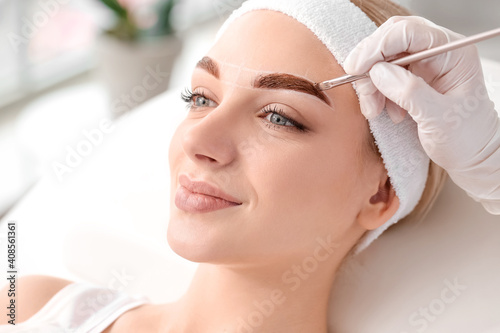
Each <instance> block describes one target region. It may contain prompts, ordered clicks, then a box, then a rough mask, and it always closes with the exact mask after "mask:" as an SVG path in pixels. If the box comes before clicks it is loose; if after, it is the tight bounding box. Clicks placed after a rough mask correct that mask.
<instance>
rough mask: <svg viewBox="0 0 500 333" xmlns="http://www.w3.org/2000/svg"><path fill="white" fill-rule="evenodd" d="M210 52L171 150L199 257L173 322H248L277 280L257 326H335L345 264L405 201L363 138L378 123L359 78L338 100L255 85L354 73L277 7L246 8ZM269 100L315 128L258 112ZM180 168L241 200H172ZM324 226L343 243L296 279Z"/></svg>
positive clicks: (180, 223) (190, 252)
mask: <svg viewBox="0 0 500 333" xmlns="http://www.w3.org/2000/svg"><path fill="white" fill-rule="evenodd" d="M269 31H273V33H272V34H270V33H269ZM290 31H293V34H290V33H289V32H290ZM284 55H286V56H284ZM207 56H208V57H209V58H210V59H212V60H213V61H214V62H215V63H216V64H217V67H218V72H219V75H218V76H219V78H216V77H215V76H214V75H213V74H214V72H216V71H215V70H214V68H213V67H214V66H212V67H210V66H201V67H203V68H196V69H195V70H194V72H193V77H192V89H193V91H194V92H195V93H200V92H201V93H203V94H204V95H205V96H206V99H205V98H200V97H199V96H198V97H195V98H194V99H193V103H192V104H194V107H192V108H191V111H190V113H189V114H188V116H187V117H186V119H185V121H184V122H183V123H182V124H181V125H180V126H179V128H178V130H177V132H176V133H175V135H174V138H173V140H172V143H171V146H170V152H169V158H170V168H171V175H172V179H171V183H172V192H171V198H172V202H171V219H170V223H169V227H168V242H169V244H170V246H171V247H172V249H173V250H174V251H175V252H176V253H178V254H179V255H181V256H183V257H184V258H186V259H188V260H192V261H196V262H200V263H202V264H200V266H199V269H198V271H197V273H196V275H195V278H194V280H193V282H192V285H191V287H190V289H189V291H188V292H187V293H186V295H185V296H184V297H183V298H182V299H181V300H180V301H179V302H178V303H177V304H176V305H175V306H174V307H172V315H173V318H176V320H174V321H168V320H165V321H164V322H165V325H166V326H167V327H168V329H167V330H166V331H167V332H170V331H171V332H174V331H175V332H198V331H204V332H226V331H227V332H233V331H237V326H238V319H240V318H242V319H243V320H244V321H246V322H247V323H249V322H250V321H251V320H250V319H249V318H250V317H249V315H250V314H251V313H252V312H253V311H255V310H256V308H255V305H254V302H255V301H257V302H263V301H264V300H270V299H271V298H272V296H271V295H272V291H273V290H279V291H281V292H282V293H283V297H282V298H280V300H284V301H283V302H282V303H280V304H279V305H276V306H275V308H274V310H273V311H272V314H271V315H270V316H269V317H266V318H265V320H263V322H262V323H260V322H259V321H258V320H257V321H254V322H253V323H254V324H255V323H258V325H256V326H255V325H252V327H253V329H254V331H255V332H259V331H262V332H281V331H282V332H326V325H327V319H326V312H327V307H328V296H329V291H330V287H331V285H332V282H333V280H334V277H335V271H336V270H337V268H338V265H339V264H340V262H341V260H342V259H343V258H344V257H345V255H346V253H347V252H348V251H349V250H350V249H351V248H352V246H353V245H354V244H355V243H356V241H357V240H358V239H359V238H360V237H361V236H362V234H363V233H364V232H365V231H366V230H368V229H373V228H376V227H378V226H379V225H381V224H383V223H384V222H385V221H386V220H387V219H388V218H389V217H390V216H392V214H393V213H394V212H395V211H396V209H397V207H398V201H397V197H395V196H394V192H393V191H392V189H390V188H387V186H386V185H387V174H386V171H385V169H384V167H383V165H382V163H381V162H380V160H378V159H377V158H376V157H375V155H374V154H370V152H369V150H368V149H366V146H367V135H368V131H369V130H368V124H367V122H366V120H365V118H364V117H363V116H362V114H361V112H360V109H359V104H358V100H357V97H356V94H355V92H354V89H353V88H352V87H351V86H349V85H344V86H342V87H338V88H336V89H332V90H330V91H328V92H326V95H327V98H328V101H329V102H330V104H331V106H330V105H328V104H327V103H325V102H324V101H322V100H321V99H320V98H318V97H314V96H311V95H309V94H306V93H303V92H297V91H291V90H282V89H259V88H255V87H253V86H252V82H254V81H255V78H256V77H257V76H258V75H259V73H265V74H268V73H288V74H293V75H295V76H298V77H302V78H306V79H308V80H310V81H312V82H321V81H323V80H326V79H330V78H332V77H337V76H340V75H342V74H344V72H343V70H342V68H341V67H340V65H338V64H337V63H336V61H335V59H334V58H333V56H332V55H331V53H330V52H329V51H328V50H327V48H326V47H325V46H324V45H323V44H322V43H321V42H320V41H319V40H318V39H317V38H316V37H315V36H314V35H313V34H312V32H311V31H309V30H308V29H307V28H306V27H304V26H303V25H301V24H300V23H298V22H297V21H295V20H294V19H292V18H290V17H288V16H286V15H284V14H281V13H277V12H271V11H256V12H251V13H248V14H246V15H244V16H243V17H241V18H239V19H238V20H236V21H235V22H234V23H233V24H232V25H231V26H230V27H229V29H228V30H227V31H226V32H225V33H224V34H223V36H222V37H221V38H220V39H219V41H218V42H217V43H216V44H215V45H214V47H213V48H212V49H211V50H210V51H209V52H208V54H207ZM305 59H307V61H305ZM198 99H199V100H198ZM268 106H270V109H271V110H274V107H277V108H278V109H282V110H283V111H284V112H285V113H286V115H287V117H289V118H292V119H294V120H295V121H297V122H300V123H301V124H303V125H304V126H305V127H306V128H307V131H305V132H302V131H298V130H296V129H294V128H293V127H290V126H279V125H276V122H275V121H274V123H275V124H273V123H272V122H271V120H272V119H271V118H270V115H269V114H264V113H262V112H261V110H262V109H263V108H266V107H268ZM268 109H269V107H268ZM181 174H186V175H188V176H189V177H190V178H192V179H196V180H203V181H206V182H209V183H211V184H213V185H216V186H217V187H218V188H220V189H222V190H223V191H224V192H226V193H228V194H230V195H232V196H233V197H235V198H237V199H238V201H240V202H241V203H242V204H241V205H239V206H234V207H230V208H226V209H222V210H218V211H214V212H209V213H202V214H199V213H188V212H185V211H183V210H180V209H178V208H177V207H176V206H175V204H174V202H173V201H174V198H175V194H176V190H177V188H178V186H179V182H178V177H179V175H181ZM318 237H319V238H321V239H323V240H326V239H327V238H328V237H330V238H329V239H331V243H333V244H335V245H334V246H333V247H334V248H335V250H334V251H333V252H332V253H329V254H328V256H327V259H325V260H324V261H321V262H319V260H317V265H316V266H314V265H312V266H311V267H314V270H313V272H311V273H310V274H299V273H297V275H295V276H298V278H299V280H300V283H298V282H297V280H295V283H291V282H286V280H287V277H290V275H289V274H288V275H287V272H290V270H291V268H293V267H294V266H301V264H302V263H304V260H305V259H306V258H308V257H311V256H313V254H314V253H315V250H316V249H317V248H318V244H319V242H318ZM311 270H312V268H311ZM302 273H303V272H302ZM294 288H295V289H294ZM207 304H210V306H207ZM304 309H308V311H304ZM194 314H196V315H194ZM194 316H195V318H196V321H194V320H192V318H193V317H194ZM290 318H293V320H291V319H290ZM239 322H240V323H241V321H239Z"/></svg>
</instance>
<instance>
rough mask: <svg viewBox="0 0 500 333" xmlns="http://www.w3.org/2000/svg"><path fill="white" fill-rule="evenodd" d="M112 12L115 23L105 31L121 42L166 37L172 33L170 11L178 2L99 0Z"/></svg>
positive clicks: (175, 0)
mask: <svg viewBox="0 0 500 333" xmlns="http://www.w3.org/2000/svg"><path fill="white" fill-rule="evenodd" d="M100 1H101V2H102V3H103V4H104V5H106V6H107V7H108V8H109V9H110V10H111V11H113V13H114V15H115V18H116V22H115V24H114V25H113V26H112V27H111V28H110V29H108V30H107V31H106V33H107V34H109V35H113V36H115V37H117V38H119V39H122V40H129V41H133V40H139V39H142V38H148V37H157V36H166V35H170V34H172V33H173V32H174V28H173V26H172V20H171V13H172V9H173V8H174V6H175V5H176V3H177V2H178V1H179V0H144V1H141V0H134V1H131V0H128V1H127V0H100Z"/></svg>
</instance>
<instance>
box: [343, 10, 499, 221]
mask: <svg viewBox="0 0 500 333" xmlns="http://www.w3.org/2000/svg"><path fill="white" fill-rule="evenodd" d="M462 37H463V36H461V35H459V34H457V33H454V32H452V31H450V30H448V29H445V28H443V27H440V26H438V25H436V24H434V23H432V22H430V21H428V20H426V19H424V18H421V17H415V16H411V17H401V16H400V17H393V18H391V19H389V20H388V21H387V22H386V23H384V24H383V25H382V26H380V27H379V28H378V29H377V30H376V31H375V32H374V33H373V34H372V35H371V36H369V37H367V38H366V39H364V40H363V41H362V42H361V43H360V44H359V45H358V46H357V47H356V48H355V49H354V50H353V51H352V52H351V53H350V54H349V56H348V57H347V59H346V60H345V62H344V70H345V71H346V73H348V74H362V73H365V72H368V71H369V72H370V79H364V80H360V81H357V82H356V87H357V90H358V92H359V95H360V96H359V98H360V103H361V110H362V112H363V114H364V115H365V116H366V117H367V118H368V119H370V118H371V117H374V116H376V115H377V114H379V113H380V112H381V111H382V109H383V108H384V106H385V107H386V108H387V111H388V112H389V115H390V116H391V119H393V121H394V122H398V121H401V120H402V119H403V118H404V116H406V113H409V114H410V115H411V117H413V119H414V120H415V121H416V123H417V124H418V134H419V138H420V141H421V143H422V146H423V147H424V149H425V151H426V153H427V154H428V155H429V157H430V158H431V159H432V160H433V161H434V162H435V163H436V164H438V165H440V166H441V167H443V168H444V169H445V170H446V171H447V172H448V174H449V175H450V177H451V178H452V179H453V181H454V182H455V183H456V184H457V185H458V186H460V187H461V188H463V189H464V190H465V191H466V192H467V193H468V194H469V195H470V196H471V197H472V198H473V199H475V200H476V201H480V202H481V203H482V204H483V206H484V207H485V208H486V210H488V211H489V212H490V213H493V214H500V119H499V116H498V114H497V112H496V111H495V109H494V104H493V102H492V101H491V100H490V99H489V97H488V93H487V90H486V87H485V83H484V78H483V73H482V69H481V64H480V61H479V56H478V52H477V48H476V47H475V46H468V47H465V48H461V49H457V50H454V51H451V52H448V53H444V54H441V55H438V56H435V57H432V58H429V59H425V60H422V61H419V62H416V63H413V64H411V65H409V66H408V69H405V68H403V67H400V66H397V65H392V64H389V63H387V62H385V61H390V60H392V59H394V58H399V57H400V56H402V55H405V54H411V53H416V52H419V51H422V50H425V49H429V48H432V47H436V46H438V45H442V44H445V43H447V42H449V41H452V40H455V39H458V38H462ZM370 68H371V69H370ZM386 97H387V98H386ZM405 110H406V111H407V112H406V111H405Z"/></svg>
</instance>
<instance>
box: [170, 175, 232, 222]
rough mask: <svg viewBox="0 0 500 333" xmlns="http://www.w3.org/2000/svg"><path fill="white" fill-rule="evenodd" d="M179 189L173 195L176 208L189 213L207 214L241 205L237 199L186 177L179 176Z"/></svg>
mask: <svg viewBox="0 0 500 333" xmlns="http://www.w3.org/2000/svg"><path fill="white" fill-rule="evenodd" d="M179 184H180V186H179V188H178V189H177V192H176V194H175V205H176V206H177V208H179V209H181V210H183V211H186V212H190V213H207V212H211V211H215V210H219V209H224V208H228V207H232V206H238V205H241V202H239V201H238V199H236V198H233V197H232V196H230V195H229V194H226V193H224V192H223V191H222V190H220V189H218V188H217V187H214V186H212V185H210V184H208V183H205V182H201V181H192V180H190V179H189V178H188V177H187V176H186V175H180V176H179Z"/></svg>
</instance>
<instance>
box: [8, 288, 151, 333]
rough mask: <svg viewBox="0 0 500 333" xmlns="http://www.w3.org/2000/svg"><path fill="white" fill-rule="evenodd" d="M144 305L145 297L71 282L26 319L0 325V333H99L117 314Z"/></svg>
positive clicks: (146, 300)
mask: <svg viewBox="0 0 500 333" xmlns="http://www.w3.org/2000/svg"><path fill="white" fill-rule="evenodd" d="M146 303H151V301H150V299H149V298H148V297H146V296H129V295H128V294H126V293H124V292H119V291H116V290H112V289H108V288H104V287H100V286H97V285H94V284H91V283H87V282H73V283H71V284H69V285H67V286H65V287H64V288H62V289H61V290H60V291H59V292H57V293H56V294H55V295H54V296H53V297H52V298H51V299H50V300H49V301H48V302H47V303H46V304H45V305H44V306H43V307H42V308H41V309H40V310H39V311H38V312H37V313H35V314H34V315H33V316H32V317H30V318H29V319H28V320H26V321H24V322H22V323H19V324H16V325H11V324H7V325H0V333H4V332H12V333H21V332H22V333H28V332H29V333H63V332H64V333H101V332H102V331H104V330H105V329H106V328H107V327H108V326H109V325H110V324H111V323H112V322H113V321H115V320H116V319H117V318H118V317H119V316H120V315H122V314H123V313H125V312H126V311H128V310H130V309H132V308H135V307H137V306H139V305H143V304H146Z"/></svg>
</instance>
